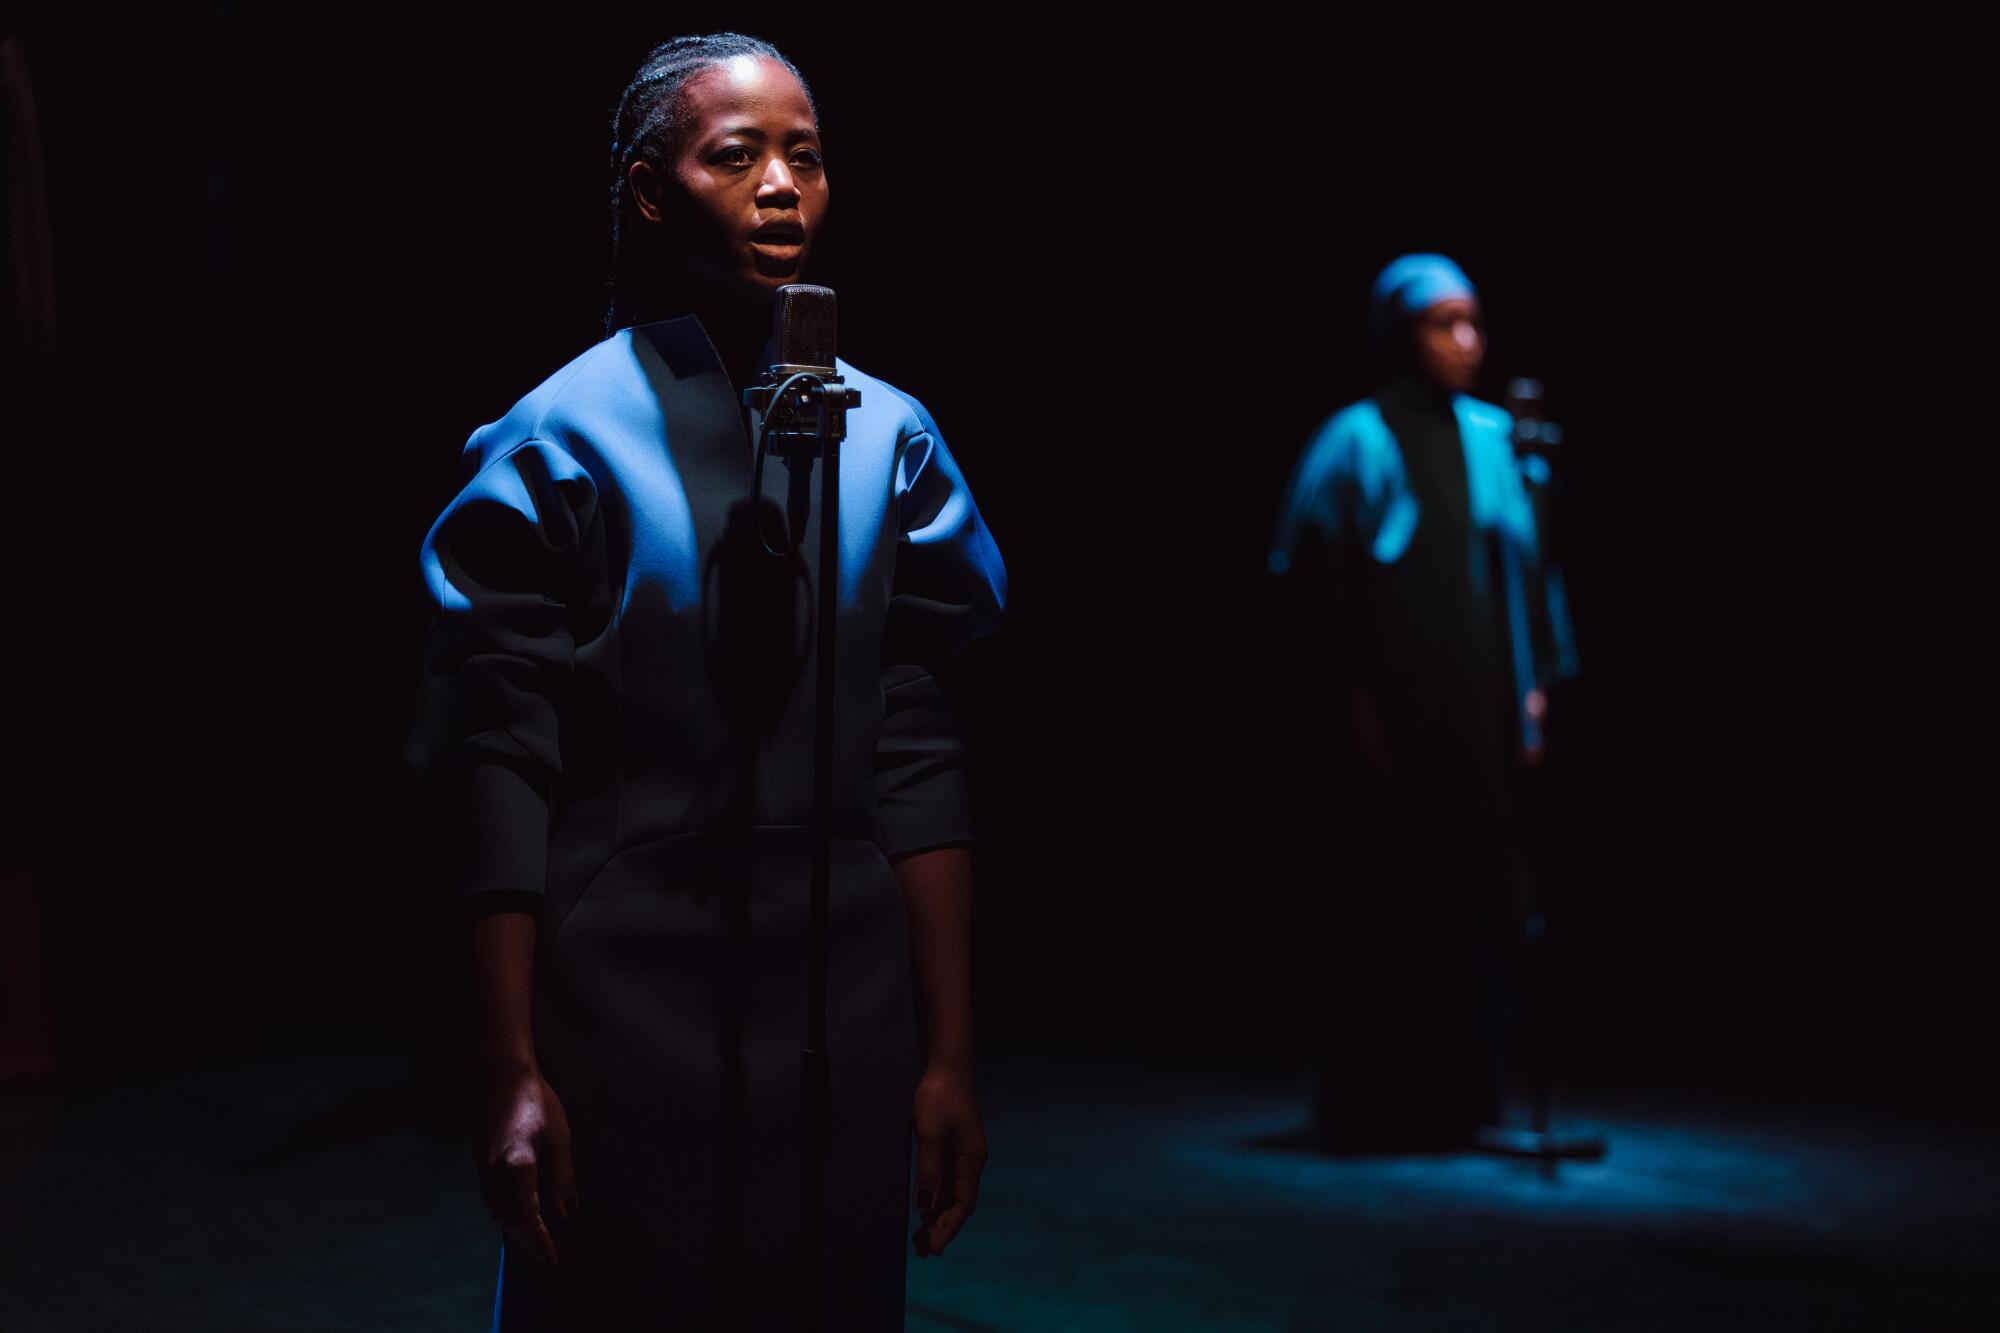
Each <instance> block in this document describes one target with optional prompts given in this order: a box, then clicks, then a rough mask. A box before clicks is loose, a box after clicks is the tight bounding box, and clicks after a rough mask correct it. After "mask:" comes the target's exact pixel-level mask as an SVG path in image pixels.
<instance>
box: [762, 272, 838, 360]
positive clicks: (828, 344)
mask: <svg viewBox="0 0 2000 1333" xmlns="http://www.w3.org/2000/svg"><path fill="white" fill-rule="evenodd" d="M836 310H837V305H836V302H835V298H834V295H833V288H831V287H815V286H813V285H812V284H810V283H803V282H798V283H793V284H791V285H790V286H788V287H780V288H778V301H777V305H776V307H775V308H774V309H773V310H772V312H771V341H772V342H773V343H775V344H776V355H775V356H774V358H773V359H772V364H771V367H770V368H769V369H768V370H767V371H765V378H766V379H769V380H771V381H772V382H773V383H776V382H777V381H778V380H782V379H784V378H785V377H786V376H787V375H793V374H799V373H801V372H803V373H805V374H810V375H817V376H819V377H820V378H822V379H838V378H839V373H838V372H837V371H836V370H835V369H834V364H833V362H834V356H833V351H834V347H835V346H836V343H835V341H834V340H835V338H836V337H837V336H838V332H837V330H838V327H839V325H838V319H837V316H836Z"/></svg>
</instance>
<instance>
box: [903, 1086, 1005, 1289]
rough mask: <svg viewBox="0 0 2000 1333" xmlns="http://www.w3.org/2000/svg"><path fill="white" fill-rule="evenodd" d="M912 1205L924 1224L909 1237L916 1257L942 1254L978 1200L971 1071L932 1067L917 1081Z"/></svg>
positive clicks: (980, 1134)
mask: <svg viewBox="0 0 2000 1333" xmlns="http://www.w3.org/2000/svg"><path fill="white" fill-rule="evenodd" d="M912 1118H913V1119H914V1121H915V1122H916V1131H917V1190H916V1205H917V1208H918V1210H919V1211H920V1212H921V1213H922V1214H923V1225H922V1226H920V1227H918V1228H917V1229H916V1232H915V1233H914V1234H913V1235H912V1236H911V1237H910V1239H911V1240H912V1241H914V1242H915V1243H916V1247H917V1257H918V1258H921V1259H928V1258H929V1257H930V1256H932V1255H934V1254H943V1253H944V1247H945V1246H947V1245H949V1244H951V1238H952V1237H953V1236H956V1235H957V1234H958V1230H959V1228H960V1227H962V1226H964V1225H965V1219H966V1218H968V1217H971V1216H972V1210H973V1208H974V1206H975V1205H976V1204H977V1203H978V1202H979V1173H980V1172H981V1171H984V1170H985V1169H986V1128H985V1126H984V1125H982V1124H981V1123H980V1120H979V1101H978V1099H977V1098H976V1097H974V1096H973V1092H972V1078H971V1075H970V1074H966V1073H961V1072H958V1071H955V1070H938V1069H933V1070H931V1071H930V1072H929V1073H926V1074H925V1075H924V1078H923V1081H922V1082H920V1083H919V1084H917V1096H916V1102H915V1106H914V1108H913V1115H912Z"/></svg>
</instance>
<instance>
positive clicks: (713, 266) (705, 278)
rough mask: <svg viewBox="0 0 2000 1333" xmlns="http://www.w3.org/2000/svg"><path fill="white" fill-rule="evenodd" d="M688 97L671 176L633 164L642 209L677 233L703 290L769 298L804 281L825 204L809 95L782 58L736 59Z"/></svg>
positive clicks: (705, 75) (704, 74)
mask: <svg viewBox="0 0 2000 1333" xmlns="http://www.w3.org/2000/svg"><path fill="white" fill-rule="evenodd" d="M681 99H682V102H681V112H682V115H683V116H684V118H685V121H684V126H683V129H682V133H681V135H680V147H679V149H678V151H677V153H676V154H675V156H674V158H673V160H671V161H669V162H667V163H665V164H664V165H665V168H666V172H665V174H666V176H667V177H668V179H667V180H666V181H665V182H664V183H663V182H662V181H661V180H660V173H656V172H655V171H654V170H653V169H652V167H650V166H648V165H647V164H646V163H644V162H634V163H633V164H632V169H631V174H630V177H629V178H628V179H629V183H630V185H631V188H632V193H633V197H634V199H636V200H637V201H638V205H639V212H640V213H641V214H642V215H643V216H644V217H645V218H646V219H647V220H648V221H650V222H661V223H664V224H665V225H667V226H668V227H670V228H671V229H672V236H673V243H674V248H675V250H676V252H677V253H678V256H679V258H680V261H681V264H682V266H683V268H684V270H685V272H686V275H687V276H688V278H690V279H691V280H692V282H693V284H694V286H695V287H696V289H697V290H704V291H709V292H727V293H729V294H732V295H735V296H738V297H747V298H751V299H764V298H767V297H768V296H769V295H770V294H771V293H772V292H773V291H775V290H776V289H777V288H779V287H782V286H784V285H785V284H786V283H789V282H797V281H799V279H800V275H801V273H802V272H803V270H804V268H805V262H806V256H807V254H808V253H809V252H810V251H811V249H812V240H813V233H814V232H815V231H817V230H818V229H819V224H820V220H821V219H822V218H824V217H825V216H826V205H827V187H826V168H825V167H824V166H823V165H822V164H821V162H820V145H819V125H818V123H817V122H816V121H815V120H814V118H813V109H812V103H811V102H809V101H808V100H807V99H806V90H805V89H804V88H802V87H800V86H799V81H798V80H797V79H795V78H793V77H792V72H791V71H790V70H788V69H786V68H785V67H784V66H783V65H781V64H779V63H778V62H777V61H775V60H771V59H768V58H766V57H762V56H737V57H735V58H733V59H731V60H728V61H725V62H724V63H722V64H720V65H716V66H713V67H711V68H709V69H705V70H703V71H701V72H700V73H698V74H696V75H694V76H693V77H692V78H691V79H689V80H688V82H687V84H686V86H684V87H683V88H682V89H681Z"/></svg>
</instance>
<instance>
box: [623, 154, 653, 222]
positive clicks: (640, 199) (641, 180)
mask: <svg viewBox="0 0 2000 1333" xmlns="http://www.w3.org/2000/svg"><path fill="white" fill-rule="evenodd" d="M625 187H626V188H627V189H629V190H630V191H632V202H633V203H634V204H635V205H637V207H638V209H639V216H640V217H642V218H644V219H646V221H648V222H658V221H660V219H661V214H660V173H659V172H657V171H655V170H653V164H652V163H650V162H647V161H645V160H644V159H639V160H636V161H634V162H633V163H632V165H631V167H630V168H628V169H627V170H626V172H625Z"/></svg>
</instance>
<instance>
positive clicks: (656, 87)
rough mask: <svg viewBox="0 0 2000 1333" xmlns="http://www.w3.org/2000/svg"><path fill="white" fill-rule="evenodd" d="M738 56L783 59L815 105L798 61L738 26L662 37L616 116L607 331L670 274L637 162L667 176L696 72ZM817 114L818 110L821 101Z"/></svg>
mask: <svg viewBox="0 0 2000 1333" xmlns="http://www.w3.org/2000/svg"><path fill="white" fill-rule="evenodd" d="M738 56H761V57H763V58H765V59H767V60H775V61H777V62H778V63H779V64H780V65H783V66H784V67H785V68H786V69H788V70H790V71H791V74H792V77H793V78H795V79H797V80H798V81H799V87H800V88H803V89H805V94H806V103H807V105H809V106H810V105H812V89H811V88H809V87H807V86H806V80H805V76H804V75H802V74H800V73H799V71H798V67H797V66H795V65H793V64H792V62H791V61H789V60H787V59H785V57H784V56H783V55H782V54H780V52H779V51H778V48H777V47H775V46H772V45H771V44H770V43H769V42H767V41H763V40H761V39H760V38H756V37H745V36H744V35H743V34H742V33H737V32H715V33H709V34H707V35H706V36H700V37H674V38H670V39H668V40H667V41H664V42H661V43H660V44H659V45H658V46H656V47H654V48H653V50H652V53H651V54H650V55H648V56H647V57H646V59H645V61H644V63H642V64H641V65H640V66H639V72H638V73H636V74H634V75H633V76H632V81H631V82H630V83H628V84H626V85H625V91H624V92H623V93H621V94H620V95H619V97H618V109H617V111H616V112H615V113H614V114H613V115H612V118H611V282H610V286H611V302H610V307H609V309H607V310H606V312H605V316H604V324H605V331H606V332H609V333H615V332H617V331H618V330H619V329H621V328H624V327H625V326H626V325H628V324H631V323H634V322H636V318H637V317H638V316H639V315H640V314H641V313H642V311H643V310H644V308H645V307H646V306H647V305H649V304H651V301H652V300H653V299H656V297H657V295H658V294H659V292H660V290H661V288H662V285H663V284H664V282H665V281H666V280H667V273H666V265H665V259H666V254H665V251H666V242H667V238H665V237H662V236H658V235H656V234H655V233H657V231H658V228H654V227H649V226H647V225H646V224H645V223H644V222H642V221H641V219H640V218H639V209H638V202H637V201H636V200H635V199H633V197H632V189H631V185H630V176H631V171H632V164H633V163H634V162H639V161H643V162H646V163H648V164H650V165H651V166H652V167H653V168H654V170H656V171H659V172H660V173H661V174H662V175H665V174H666V169H667V163H668V162H669V161H671V160H672V158H673V156H674V154H675V153H676V152H677V151H678V149H679V139H680V135H681V133H682V131H683V130H685V129H686V128H687V118H686V113H685V108H684V107H683V101H684V99H683V98H682V97H681V93H682V91H683V90H684V89H685V88H686V87H687V85H688V82H689V80H691V79H692V78H693V77H694V76H695V75H696V74H699V73H700V72H701V71H703V70H705V69H712V68H713V67H715V66H717V65H720V64H722V63H724V62H725V61H729V60H733V59H735V58H736V57H738ZM813 113H814V115H815V116H817V115H818V108H817V107H814V112H813Z"/></svg>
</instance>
